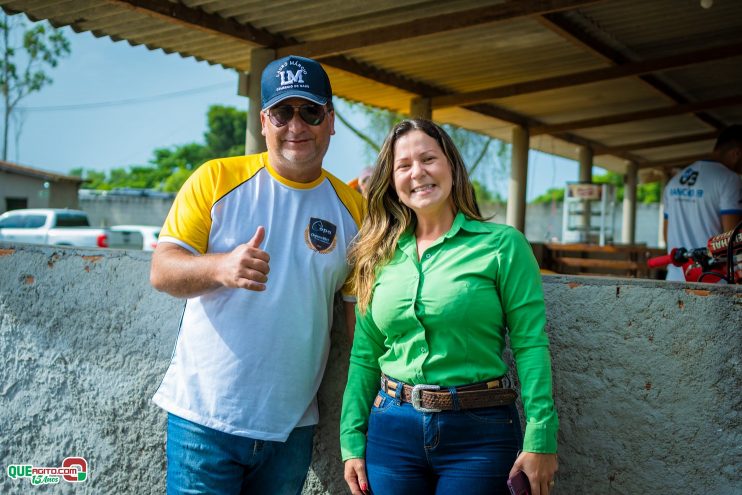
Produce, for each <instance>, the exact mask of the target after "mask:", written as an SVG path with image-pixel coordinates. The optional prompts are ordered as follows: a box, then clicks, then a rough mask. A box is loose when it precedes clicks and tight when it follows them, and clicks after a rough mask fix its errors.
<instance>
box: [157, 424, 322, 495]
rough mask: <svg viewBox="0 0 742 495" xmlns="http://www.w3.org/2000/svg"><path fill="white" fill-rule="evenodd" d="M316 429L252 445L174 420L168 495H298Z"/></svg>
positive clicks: (170, 436) (169, 439)
mask: <svg viewBox="0 0 742 495" xmlns="http://www.w3.org/2000/svg"><path fill="white" fill-rule="evenodd" d="M313 438H314V426H303V427H300V428H296V429H294V431H292V432H291V435H289V438H288V439H287V440H286V442H285V443H284V442H270V441H264V440H253V439H251V438H245V437H240V436H236V435H230V434H228V433H223V432H221V431H217V430H214V429H211V428H207V427H205V426H201V425H198V424H196V423H193V422H191V421H188V420H185V419H183V418H180V417H178V416H175V415H173V414H169V415H168V425H167V493H168V495H170V494H172V495H175V494H178V495H181V494H196V493H198V494H207V493H208V494H220V495H222V494H223V495H227V494H230V495H231V494H235V495H237V494H250V495H262V494H265V495H298V494H300V493H301V489H302V487H303V486H304V480H305V479H306V477H307V471H308V470H309V463H310V461H311V459H312V439H313Z"/></svg>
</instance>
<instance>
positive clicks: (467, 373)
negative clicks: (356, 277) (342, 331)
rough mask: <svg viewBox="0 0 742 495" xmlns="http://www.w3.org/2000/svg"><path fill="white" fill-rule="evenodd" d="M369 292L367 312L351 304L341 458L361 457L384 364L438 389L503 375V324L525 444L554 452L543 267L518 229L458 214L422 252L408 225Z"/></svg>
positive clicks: (391, 371)
mask: <svg viewBox="0 0 742 495" xmlns="http://www.w3.org/2000/svg"><path fill="white" fill-rule="evenodd" d="M373 290H374V292H373V299H372V302H371V304H370V305H369V307H368V309H367V311H366V313H365V314H363V315H361V314H360V313H359V312H356V328H355V338H354V340H353V349H352V351H351V356H350V369H349V371H348V384H347V386H346V388H345V394H344V396H343V410H342V416H341V421H340V445H341V450H342V457H343V460H347V459H351V458H355V457H364V455H365V449H366V428H367V424H368V415H369V411H370V409H371V403H372V401H373V399H374V397H375V395H376V393H377V391H378V389H379V377H380V375H381V372H383V373H385V374H386V375H388V376H391V377H393V378H395V379H397V380H400V381H402V382H405V383H408V384H412V385H417V384H435V385H440V386H442V387H449V386H460V385H467V384H471V383H477V382H482V381H486V380H489V379H492V378H495V377H499V376H502V375H504V374H506V373H507V371H508V369H507V365H506V364H505V362H504V361H503V359H502V353H503V349H504V348H505V332H506V330H507V331H508V332H509V334H510V345H511V349H512V351H513V356H514V357H515V362H516V367H517V371H518V378H519V380H520V384H521V397H522V400H523V406H524V409H525V414H526V431H525V438H524V443H523V450H524V451H527V452H540V453H554V452H556V435H557V429H558V420H557V414H556V410H555V409H554V401H553V399H552V387H551V361H550V358H549V341H548V338H547V336H546V333H545V332H544V326H545V324H546V314H545V308H544V295H543V289H542V287H541V274H540V273H539V268H538V264H537V262H536V259H535V258H534V256H533V252H532V251H531V247H530V245H529V244H528V241H527V240H526V238H525V237H524V236H523V235H522V234H521V233H520V232H518V231H517V230H516V229H514V228H512V227H508V226H505V225H499V224H495V223H487V222H480V221H477V220H470V219H468V218H466V217H465V216H464V215H463V214H462V213H461V212H459V213H458V214H457V215H456V218H455V219H454V222H453V225H452V226H451V229H450V230H449V231H448V232H447V233H446V234H445V235H443V236H442V237H440V238H439V239H438V240H436V241H435V242H434V243H433V244H431V245H430V247H428V249H426V251H425V252H424V253H423V255H422V256H421V257H420V259H419V260H418V255H417V242H416V239H415V235H414V232H405V233H404V234H403V235H402V236H401V237H400V239H399V242H398V244H397V249H396V250H395V252H394V255H393V257H392V259H391V261H390V262H389V263H388V264H387V265H385V266H383V267H382V268H381V269H380V270H378V271H377V276H376V281H375V284H374V289H373Z"/></svg>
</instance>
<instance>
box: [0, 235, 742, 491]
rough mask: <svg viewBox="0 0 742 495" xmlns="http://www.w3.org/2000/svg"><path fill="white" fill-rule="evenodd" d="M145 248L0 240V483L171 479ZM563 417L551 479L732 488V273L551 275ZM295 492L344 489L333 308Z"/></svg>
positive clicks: (107, 487)
mask: <svg viewBox="0 0 742 495" xmlns="http://www.w3.org/2000/svg"><path fill="white" fill-rule="evenodd" d="M148 263H149V255H148V254H147V253H143V252H123V251H115V250H110V251H108V250H84V251H83V250H75V249H64V248H57V249H53V248H49V247H41V246H38V247H36V246H21V245H18V246H12V245H8V244H5V245H0V355H2V358H3V365H2V376H1V378H0V437H1V438H2V442H0V460H1V462H2V465H3V473H0V493H4V494H5V493H8V494H15V493H30V492H31V491H32V488H29V487H30V484H29V481H28V480H25V479H24V480H19V479H16V480H13V479H9V478H8V477H7V476H6V467H7V466H8V465H9V464H33V465H36V466H40V465H44V466H55V465H58V463H60V462H61V461H62V459H64V458H65V457H67V456H73V455H77V456H83V457H85V458H86V459H87V460H88V462H89V463H90V479H89V480H87V481H85V482H84V483H82V484H79V485H76V486H73V485H71V484H67V483H65V482H61V484H60V485H59V486H56V487H54V488H53V489H52V491H53V492H54V493H73V492H74V493H90V494H93V493H95V494H98V493H122V494H123V493H131V494H140V493H164V482H165V479H164V476H165V453H164V431H165V418H166V416H165V413H164V412H163V411H161V410H160V409H158V408H157V407H155V406H154V405H152V404H151V402H150V400H149V399H150V397H151V396H152V394H153V393H154V391H155V388H156V387H157V385H158V384H159V382H160V380H161V378H162V376H163V374H164V372H165V369H166V367H167V365H168V361H169V359H170V354H171V352H172V348H173V345H174V343H175V338H176V333H177V325H178V319H179V317H180V313H181V310H182V302H180V301H178V300H175V299H173V298H170V297H167V296H165V295H162V294H159V293H156V292H155V291H153V290H152V289H151V288H150V287H149V286H148V283H147V274H148ZM544 283H545V292H546V301H547V311H548V321H549V328H548V330H549V334H550V338H551V342H552V354H553V369H554V383H555V391H556V402H557V407H558V410H559V413H560V417H561V430H560V434H559V442H560V444H559V445H560V446H559V449H560V470H559V473H558V477H557V489H556V490H555V493H557V494H576V493H591V494H627V495H628V494H631V495H634V494H643V493H654V492H656V493H693V494H696V493H715V494H732V493H739V487H740V484H741V483H742V479H741V478H740V472H739V469H738V467H739V465H740V461H741V459H740V451H739V445H740V436H741V434H742V431H740V394H739V390H740V385H742V371H741V366H740V356H741V355H742V339H740V330H742V328H740V322H741V321H742V289H741V288H739V287H715V286H701V285H692V286H687V285H683V284H671V283H666V282H650V281H635V280H621V279H593V278H584V277H558V276H553V277H549V276H547V277H544ZM336 315H337V318H336V325H335V328H334V329H333V343H334V345H333V349H332V352H331V355H330V360H329V368H328V371H327V374H326V379H325V381H324V384H323V387H322V390H321V392H320V408H321V415H322V423H321V425H320V428H319V430H318V437H317V439H316V442H315V456H314V463H313V469H312V472H311V473H310V478H309V480H308V484H307V487H306V488H305V493H308V494H338V493H346V491H345V485H344V482H343V480H342V466H341V465H340V461H339V459H338V452H339V446H338V438H337V420H338V415H339V412H340V411H339V409H340V407H339V405H340V394H341V392H342V388H343V386H344V382H345V367H346V363H347V359H348V353H347V349H348V346H349V343H348V342H347V338H346V337H345V334H344V332H343V331H341V330H340V328H342V323H343V322H342V314H340V313H336Z"/></svg>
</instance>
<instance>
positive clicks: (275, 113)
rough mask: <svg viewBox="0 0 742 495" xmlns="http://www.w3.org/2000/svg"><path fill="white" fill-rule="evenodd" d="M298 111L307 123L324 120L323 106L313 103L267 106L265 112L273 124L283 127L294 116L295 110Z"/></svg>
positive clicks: (317, 122)
mask: <svg viewBox="0 0 742 495" xmlns="http://www.w3.org/2000/svg"><path fill="white" fill-rule="evenodd" d="M297 110H298V111H299V117H301V120H303V121H304V122H306V123H307V124H309V125H320V124H321V123H322V121H323V120H325V115H327V112H326V111H325V107H324V106H322V105H317V104H315V103H306V104H304V105H279V106H276V107H273V108H269V109H268V110H267V111H266V113H267V114H268V118H269V119H270V120H271V122H272V123H273V125H274V126H276V127H283V126H285V125H286V124H288V123H289V122H290V121H291V119H293V118H294V114H295V113H296V111H297Z"/></svg>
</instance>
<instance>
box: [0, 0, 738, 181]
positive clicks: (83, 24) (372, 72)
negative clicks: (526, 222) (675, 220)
mask: <svg viewBox="0 0 742 495" xmlns="http://www.w3.org/2000/svg"><path fill="white" fill-rule="evenodd" d="M0 5H2V6H3V8H5V9H6V10H7V11H8V12H25V13H26V14H27V15H28V16H29V17H31V18H32V19H34V20H40V19H47V20H49V21H50V22H51V23H52V24H53V25H55V26H71V27H72V29H74V30H75V31H90V32H92V33H93V34H94V35H96V36H108V37H111V38H112V39H114V40H126V41H127V42H129V43H130V44H132V45H140V44H143V45H145V46H147V47H149V48H150V49H162V50H164V51H165V52H167V53H178V54H180V55H182V56H185V57H191V56H192V57H195V58H197V59H199V60H206V61H208V62H209V63H212V64H221V65H223V66H225V67H229V68H234V69H236V70H240V71H247V70H248V68H249V65H250V50H251V48H254V47H262V46H270V47H273V48H279V47H283V46H286V45H294V44H297V43H305V42H318V41H322V40H334V39H335V38H337V37H339V36H346V35H357V34H358V33H364V32H366V37H365V38H364V41H363V42H360V43H357V44H355V45H353V46H348V45H337V46H335V45H333V46H332V47H331V50H330V51H332V52H333V53H328V52H326V53H328V55H327V56H329V58H327V57H323V56H319V57H318V58H319V59H320V60H321V61H323V62H324V63H325V66H326V67H327V69H328V73H329V75H330V78H331V80H332V84H333V88H334V90H335V92H336V94H338V95H339V96H342V97H345V98H348V99H350V100H354V101H361V102H364V103H367V104H370V105H374V106H379V107H382V108H388V109H391V110H395V111H398V112H406V111H407V110H408V109H409V105H410V102H411V101H412V99H413V98H415V97H417V96H420V95H423V96H438V95H443V94H460V93H470V92H473V91H480V90H485V89H489V88H499V87H501V86H509V85H516V84H524V83H529V82H533V81H538V80H541V79H545V78H549V77H555V76H572V77H570V78H568V81H569V82H571V83H574V84H575V85H573V86H568V87H558V88H553V87H552V89H548V90H541V91H537V92H534V91H529V92H525V93H522V94H518V95H516V96H509V97H506V98H495V99H491V100H485V101H479V102H478V103H477V105H479V107H478V108H475V107H472V108H475V110H472V109H467V108H464V107H462V106H452V107H443V108H435V109H434V113H433V116H434V118H435V119H437V120H440V121H443V122H448V123H452V124H456V125H459V126H462V127H465V128H469V129H472V130H477V131H479V132H484V133H486V134H489V135H492V136H495V137H498V138H501V139H505V140H508V141H509V140H510V135H511V132H512V127H513V123H514V122H519V123H528V124H530V125H535V126H539V125H543V124H561V123H565V122H572V121H575V120H582V119H586V118H593V117H600V116H613V115H622V114H625V113H627V112H634V111H637V110H646V109H653V108H663V107H672V106H674V105H678V104H681V103H684V102H699V101H701V102H702V101H706V100H714V99H718V98H721V97H729V96H742V50H740V53H739V56H733V57H728V58H725V59H723V60H715V61H709V62H706V63H700V62H698V63H694V64H691V65H686V66H683V67H680V68H671V69H665V70H661V71H656V72H655V73H651V74H648V75H647V77H644V78H643V79H644V80H640V79H639V77H638V76H630V77H623V78H614V79H610V80H604V81H601V82H593V83H590V84H576V83H579V80H580V77H581V76H580V74H581V73H584V72H586V71H592V70H597V69H605V68H609V67H613V66H615V65H619V64H630V63H632V62H643V61H647V60H655V59H658V58H662V57H669V56H676V55H679V54H685V53H691V52H694V51H698V50H701V49H705V48H714V47H722V46H725V45H730V44H733V43H742V2H741V1H721V0H718V1H716V2H714V5H713V6H712V7H711V8H710V9H703V8H702V7H701V6H700V2H697V1H695V0H683V1H680V0H653V1H646V0H610V1H608V0H604V1H593V2H589V1H585V2H579V1H577V0H575V1H572V2H570V1H569V0H544V1H541V2H537V1H533V0H519V1H510V2H506V1H504V0H449V1H445V2H441V1H437V0H375V1H368V0H363V1H361V0H314V1H312V2H306V1H304V0H274V1H271V2H267V1H265V0H180V1H178V0H0ZM534 5H536V6H544V5H551V6H557V7H559V6H560V5H561V6H562V7H564V6H565V5H566V6H567V8H563V9H559V8H557V9H556V11H554V12H551V13H542V12H539V13H536V14H534V13H530V14H529V15H522V16H511V17H510V18H508V19H505V20H500V21H497V22H495V21H489V22H486V23H477V22H474V21H472V22H469V23H468V24H467V25H466V26H464V27H459V28H456V29H444V30H440V31H439V32H426V33H425V34H422V35H419V33H415V31H418V30H419V29H430V28H435V27H440V26H441V25H442V24H443V23H445V22H447V21H457V22H459V19H467V17H466V16H467V13H468V12H471V11H475V10H476V9H479V10H478V11H477V12H486V13H491V12H499V11H500V10H502V9H511V10H512V9H529V8H530V9H532V8H533V7H534ZM172 9H176V10H172ZM434 16H441V17H439V18H437V19H432V18H433V17H434ZM469 17H472V16H471V15H470V16H469ZM441 19H443V20H441ZM405 23H407V24H405ZM398 25H403V27H402V28H399V29H395V30H392V33H393V34H394V35H395V36H396V38H395V39H394V40H392V41H385V42H378V41H379V39H382V38H379V37H375V36H374V35H373V34H374V33H368V31H369V30H374V29H375V30H381V31H376V32H384V30H385V29H387V28H388V27H389V26H398ZM250 36H254V37H253V38H250ZM383 39H386V38H383ZM345 42H347V40H339V41H337V43H339V44H340V43H345ZM740 46H742V45H740ZM301 48H302V46H301V45H300V46H299V47H298V49H301ZM336 52H338V53H341V57H342V58H337V53H336ZM515 88H516V89H517V88H518V87H515ZM740 103H741V104H739V105H738V104H735V105H733V106H727V107H721V108H713V109H708V110H705V111H702V112H703V113H700V112H699V113H697V114H696V115H693V114H683V115H676V116H673V117H664V118H654V119H644V120H638V121H632V122H626V123H622V124H612V125H596V126H591V127H588V128H584V129H580V128H575V129H571V130H569V131H568V132H553V133H550V134H548V135H539V136H535V137H533V138H532V140H531V146H532V147H535V148H538V149H542V150H543V151H547V152H555V153H558V154H560V155H563V156H566V157H570V158H576V156H577V146H578V145H580V144H582V145H590V146H593V147H595V148H596V149H603V150H605V148H609V151H610V147H612V146H616V145H618V144H630V143H632V142H646V141H652V140H656V139H661V138H666V137H669V136H674V135H680V136H684V135H692V134H694V133H695V134H698V133H699V132H700V133H703V132H704V131H706V132H707V131H712V130H715V129H718V128H720V127H723V126H724V125H728V124H732V123H735V122H739V121H740V119H742V102H740ZM492 115H497V117H493V116H492ZM708 148H709V140H708V139H706V140H699V141H697V142H692V143H685V144H678V145H673V146H665V147H661V148H652V149H641V150H634V151H631V152H629V153H626V152H622V153H614V154H613V155H601V156H600V157H599V159H598V162H599V163H600V164H601V165H602V166H606V167H608V168H612V169H614V170H622V169H623V168H624V167H625V163H626V160H627V159H631V160H634V161H637V162H639V163H640V164H642V165H644V166H646V165H647V164H651V163H652V162H661V161H665V160H668V159H674V158H677V157H682V156H686V155H687V156H691V155H694V154H698V153H702V152H704V151H708Z"/></svg>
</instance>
